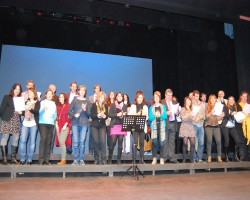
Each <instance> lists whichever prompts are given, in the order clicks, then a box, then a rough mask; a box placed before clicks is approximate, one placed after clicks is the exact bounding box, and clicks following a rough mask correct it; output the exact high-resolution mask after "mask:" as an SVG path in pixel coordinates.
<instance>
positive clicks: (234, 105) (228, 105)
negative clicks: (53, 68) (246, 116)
mask: <svg viewBox="0 0 250 200" xmlns="http://www.w3.org/2000/svg"><path fill="white" fill-rule="evenodd" d="M230 98H232V99H233V100H234V104H233V107H234V110H235V111H236V112H237V106H236V103H235V98H234V97H233V96H230V97H228V99H227V107H228V109H229V110H230V104H229V99H230Z"/></svg>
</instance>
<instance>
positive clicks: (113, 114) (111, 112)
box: [109, 103, 127, 128]
mask: <svg viewBox="0 0 250 200" xmlns="http://www.w3.org/2000/svg"><path fill="white" fill-rule="evenodd" d="M122 111H123V112H127V105H125V104H124V105H123V107H122ZM109 117H110V118H111V122H110V127H111V128H112V127H113V126H114V125H115V124H116V121H117V119H121V118H120V117H117V109H116V105H115V104H114V103H113V104H111V106H110V109H109Z"/></svg>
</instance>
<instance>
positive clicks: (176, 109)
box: [0, 80, 250, 165]
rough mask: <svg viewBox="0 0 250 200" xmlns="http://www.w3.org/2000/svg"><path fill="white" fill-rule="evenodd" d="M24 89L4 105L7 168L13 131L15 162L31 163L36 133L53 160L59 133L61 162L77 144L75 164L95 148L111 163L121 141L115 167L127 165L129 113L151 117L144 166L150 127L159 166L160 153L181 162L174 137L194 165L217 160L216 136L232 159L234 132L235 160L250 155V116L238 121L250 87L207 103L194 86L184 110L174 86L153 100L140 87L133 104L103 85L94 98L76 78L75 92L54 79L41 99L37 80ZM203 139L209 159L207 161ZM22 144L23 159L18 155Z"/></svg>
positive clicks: (42, 156) (46, 157) (44, 156)
mask: <svg viewBox="0 0 250 200" xmlns="http://www.w3.org/2000/svg"><path fill="white" fill-rule="evenodd" d="M26 89H27V90H26V91H24V92H22V87H21V85H20V84H19V83H15V84H14V85H13V86H12V88H11V89H10V91H9V94H7V95H5V96H4V97H3V100H2V103H1V107H0V117H1V125H0V133H1V135H2V136H1V141H0V147H1V152H2V160H3V161H2V164H4V165H6V164H8V159H7V156H8V140H9V137H10V135H12V144H11V162H12V163H13V164H19V163H20V164H22V165H23V164H28V165H31V164H32V161H33V156H34V151H35V144H36V136H37V132H38V130H39V133H40V144H39V164H40V165H43V164H50V154H51V147H52V141H53V136H54V133H55V136H56V141H57V142H58V145H59V146H60V152H61V160H60V162H58V164H59V165H64V164H66V152H67V146H71V145H72V150H73V156H74V161H73V163H72V165H85V162H84V156H85V149H86V146H87V149H90V152H91V149H93V154H94V160H95V161H94V164H107V163H108V164H112V162H113V154H114V148H115V146H116V143H117V141H118V148H117V149H118V150H117V164H121V158H122V152H128V153H129V152H130V132H126V131H122V123H123V118H124V116H126V115H140V116H146V122H145V126H144V130H143V131H141V132H137V131H135V133H134V139H135V141H133V142H134V143H135V144H136V145H137V144H138V145H139V147H140V150H139V163H141V164H144V163H145V161H144V138H145V134H146V133H147V132H148V124H149V126H150V129H151V139H152V157H153V158H152V164H153V165H155V164H157V161H158V159H157V154H158V153H159V154H160V159H159V162H160V164H162V165H163V164H165V162H166V161H167V160H169V161H170V162H171V163H178V161H177V158H176V156H175V149H176V147H175V146H176V145H175V140H176V134H178V138H181V139H182V141H183V145H182V152H183V160H182V162H187V160H188V159H189V161H190V162H191V163H194V162H199V163H202V162H211V161H212V154H211V152H212V150H211V149H212V141H213V137H214V138H215V141H216V145H217V161H218V162H222V144H223V147H224V154H225V161H227V162H228V161H229V141H230V140H229V136H232V138H233V142H234V146H235V148H234V159H235V161H241V160H244V159H248V156H249V153H248V152H247V150H248V148H247V147H248V145H249V142H250V114H249V113H243V114H244V115H245V117H244V118H242V120H240V121H237V120H235V115H236V114H237V113H238V112H242V111H244V106H245V105H247V104H249V103H250V102H249V94H248V93H247V92H246V91H243V92H242V93H241V95H240V98H239V101H238V102H236V101H235V99H234V97H232V96H230V97H229V98H228V99H224V92H223V91H219V92H218V97H216V96H215V95H214V94H211V95H210V96H209V98H208V102H206V94H204V93H202V94H201V95H200V93H199V91H197V90H194V91H193V92H191V93H190V94H189V96H187V97H185V99H184V105H183V107H181V106H180V105H179V103H178V100H177V98H176V97H174V96H173V91H172V90H171V89H167V90H166V91H165V98H164V99H162V97H161V93H160V92H159V91H155V92H154V94H153V99H152V101H150V103H147V102H146V99H145V96H144V94H143V92H142V91H140V90H139V91H137V92H136V95H135V98H134V101H133V102H132V103H130V100H129V96H128V95H127V94H123V93H122V92H117V93H116V94H115V92H114V91H111V92H110V93H109V95H108V96H107V95H106V94H105V92H103V91H101V86H100V85H99V84H96V85H95V86H94V94H93V95H92V96H90V97H88V98H87V97H86V93H87V88H86V86H85V85H78V84H77V82H71V83H70V93H69V94H66V93H64V92H62V93H60V94H59V96H57V95H56V86H55V85H54V84H50V85H49V87H48V90H47V91H46V92H45V95H44V99H43V100H41V97H40V93H39V92H37V91H36V89H35V83H34V81H32V80H28V81H27V85H26ZM18 97H23V98H24V101H25V106H24V109H23V110H20V111H19V110H17V109H16V101H17V100H16V99H17V98H18ZM218 103H219V104H221V106H220V108H221V112H220V113H219V114H217V113H216V112H217V110H218V109H217V108H215V107H216V104H218ZM71 135H72V136H71ZM205 136H206V137H205ZM222 136H223V137H222ZM222 138H223V139H224V140H223V141H224V142H223V143H222ZM28 139H29V141H28ZM71 140H72V144H71ZM124 140H125V141H126V142H125V143H126V145H125V146H124ZM205 140H206V151H207V159H206V161H205V160H204V158H203V154H204V141H205ZM106 145H108V158H106ZM18 147H19V154H20V162H18V161H17V158H16V154H17V152H18ZM188 152H189V154H188ZM134 153H135V152H134Z"/></svg>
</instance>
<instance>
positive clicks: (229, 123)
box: [225, 119, 235, 128]
mask: <svg viewBox="0 0 250 200" xmlns="http://www.w3.org/2000/svg"><path fill="white" fill-rule="evenodd" d="M225 127H226V128H234V127H235V120H232V119H229V120H228V121H227V124H226V126H225Z"/></svg>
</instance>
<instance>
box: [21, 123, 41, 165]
mask: <svg viewBox="0 0 250 200" xmlns="http://www.w3.org/2000/svg"><path fill="white" fill-rule="evenodd" d="M36 135H37V126H32V127H26V126H22V130H21V135H20V144H19V152H20V161H22V162H24V161H25V160H26V150H27V151H28V162H32V159H33V155H34V151H35V146H36ZM28 138H29V139H30V141H29V142H28V141H27V140H28ZM27 144H28V145H29V146H28V148H27Z"/></svg>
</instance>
